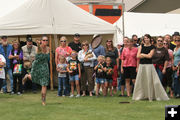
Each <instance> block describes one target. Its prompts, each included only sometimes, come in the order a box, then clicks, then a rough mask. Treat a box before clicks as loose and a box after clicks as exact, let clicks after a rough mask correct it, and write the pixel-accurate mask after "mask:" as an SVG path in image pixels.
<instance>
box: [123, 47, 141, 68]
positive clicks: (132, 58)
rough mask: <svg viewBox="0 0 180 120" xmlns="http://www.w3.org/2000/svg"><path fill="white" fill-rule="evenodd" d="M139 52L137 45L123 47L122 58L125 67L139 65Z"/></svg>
mask: <svg viewBox="0 0 180 120" xmlns="http://www.w3.org/2000/svg"><path fill="white" fill-rule="evenodd" d="M137 52H138V48H136V47H133V48H131V49H129V48H124V49H123V52H122V55H121V60H123V61H124V63H123V67H137Z"/></svg>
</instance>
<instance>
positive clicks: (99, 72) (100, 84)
mask: <svg viewBox="0 0 180 120" xmlns="http://www.w3.org/2000/svg"><path fill="white" fill-rule="evenodd" d="M97 59H98V64H97V65H96V66H95V67H94V70H95V72H96V84H97V87H96V96H97V97H98V96H99V89H100V88H102V91H103V95H104V96H105V89H104V83H105V74H104V67H103V64H104V62H105V57H104V56H102V55H99V56H98V58H97Z"/></svg>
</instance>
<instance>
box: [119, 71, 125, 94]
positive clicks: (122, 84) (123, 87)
mask: <svg viewBox="0 0 180 120" xmlns="http://www.w3.org/2000/svg"><path fill="white" fill-rule="evenodd" d="M124 91H125V78H124V74H121V95H120V96H124Z"/></svg>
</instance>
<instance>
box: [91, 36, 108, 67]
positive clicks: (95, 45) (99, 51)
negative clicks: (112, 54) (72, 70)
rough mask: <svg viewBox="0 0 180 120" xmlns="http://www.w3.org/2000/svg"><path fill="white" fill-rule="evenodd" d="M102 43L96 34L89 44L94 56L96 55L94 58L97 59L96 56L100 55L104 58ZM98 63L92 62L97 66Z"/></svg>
mask: <svg viewBox="0 0 180 120" xmlns="http://www.w3.org/2000/svg"><path fill="white" fill-rule="evenodd" d="M101 42H102V36H101V35H99V34H96V35H94V36H93V39H92V42H91V47H92V50H93V52H94V54H95V55H96V57H97V58H98V56H100V55H102V56H105V54H106V53H105V48H104V47H103V46H102V45H101ZM97 64H98V61H97V60H95V61H94V65H97Z"/></svg>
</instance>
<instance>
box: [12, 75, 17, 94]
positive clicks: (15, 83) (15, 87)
mask: <svg viewBox="0 0 180 120" xmlns="http://www.w3.org/2000/svg"><path fill="white" fill-rule="evenodd" d="M13 78H14V80H13V91H12V92H14V93H16V92H17V90H16V89H17V77H16V76H13Z"/></svg>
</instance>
